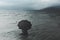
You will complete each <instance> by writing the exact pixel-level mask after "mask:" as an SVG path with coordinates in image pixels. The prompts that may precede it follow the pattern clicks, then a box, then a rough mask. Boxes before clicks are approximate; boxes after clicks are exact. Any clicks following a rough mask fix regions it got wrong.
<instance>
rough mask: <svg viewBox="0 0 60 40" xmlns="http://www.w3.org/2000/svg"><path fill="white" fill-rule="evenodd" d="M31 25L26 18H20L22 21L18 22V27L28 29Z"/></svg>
mask: <svg viewBox="0 0 60 40" xmlns="http://www.w3.org/2000/svg"><path fill="white" fill-rule="evenodd" d="M31 26H32V24H31V22H30V21H28V20H22V21H19V22H18V27H19V29H25V30H29V29H31Z"/></svg>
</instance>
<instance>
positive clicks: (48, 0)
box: [0, 0, 60, 10]
mask: <svg viewBox="0 0 60 40" xmlns="http://www.w3.org/2000/svg"><path fill="white" fill-rule="evenodd" d="M59 4H60V0H0V10H6V9H9V10H22V9H23V10H40V9H43V8H46V7H50V6H56V5H59Z"/></svg>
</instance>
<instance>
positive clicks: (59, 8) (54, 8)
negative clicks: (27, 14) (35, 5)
mask: <svg viewBox="0 0 60 40" xmlns="http://www.w3.org/2000/svg"><path fill="white" fill-rule="evenodd" d="M40 11H42V12H48V13H60V6H52V7H48V8H44V9H41V10H40Z"/></svg>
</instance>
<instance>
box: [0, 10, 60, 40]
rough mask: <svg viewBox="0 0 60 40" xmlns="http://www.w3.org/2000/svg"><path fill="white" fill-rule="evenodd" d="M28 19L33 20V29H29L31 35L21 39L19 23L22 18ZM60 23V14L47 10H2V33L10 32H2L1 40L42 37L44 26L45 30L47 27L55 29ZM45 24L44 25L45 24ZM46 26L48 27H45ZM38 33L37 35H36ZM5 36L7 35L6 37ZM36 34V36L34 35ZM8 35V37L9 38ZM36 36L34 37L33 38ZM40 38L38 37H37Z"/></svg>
mask: <svg viewBox="0 0 60 40" xmlns="http://www.w3.org/2000/svg"><path fill="white" fill-rule="evenodd" d="M23 19H27V20H29V21H31V22H32V25H33V26H32V30H31V31H29V33H31V32H32V33H31V34H29V35H30V36H29V37H26V38H24V37H23V36H22V38H20V39H19V37H20V35H18V34H20V33H21V30H18V28H17V23H18V22H19V21H20V20H23ZM58 23H60V16H57V15H56V14H50V13H46V12H36V11H20V12H18V11H1V12H0V33H3V32H8V33H3V34H0V35H1V36H0V37H1V40H4V39H5V40H6V39H7V40H11V39H12V40H17V39H18V40H32V39H34V40H35V38H37V36H38V38H39V37H40V36H39V34H40V32H39V31H41V29H42V28H44V29H43V30H46V29H47V28H46V27H49V28H51V27H52V26H53V27H52V29H49V28H48V30H53V28H54V27H56V26H57V25H58ZM43 24H44V25H43ZM45 28H46V29H45ZM34 30H35V31H34ZM36 34H38V35H37V36H35V35H36ZM4 36H5V37H4ZM34 36H35V37H34ZM7 37H8V38H7ZM33 37H34V38H33ZM37 40H38V39H37Z"/></svg>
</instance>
